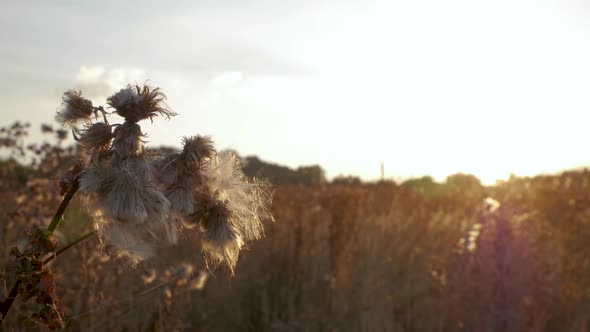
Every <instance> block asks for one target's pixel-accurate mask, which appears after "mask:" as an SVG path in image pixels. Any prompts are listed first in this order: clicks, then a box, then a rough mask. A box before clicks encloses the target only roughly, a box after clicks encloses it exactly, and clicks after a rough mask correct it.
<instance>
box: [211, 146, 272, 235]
mask: <svg viewBox="0 0 590 332" xmlns="http://www.w3.org/2000/svg"><path fill="white" fill-rule="evenodd" d="M205 177H206V179H207V180H206V182H207V187H208V190H209V191H210V192H211V193H214V194H215V197H216V199H218V200H221V201H223V202H226V204H227V208H228V209H229V210H230V212H231V214H232V217H233V220H234V224H235V226H236V227H237V228H238V229H239V231H240V234H242V236H243V237H244V239H246V240H254V239H258V238H260V237H261V236H262V234H263V228H262V220H264V219H268V220H272V216H271V214H270V212H269V211H268V207H269V206H270V201H271V195H270V193H269V191H268V186H267V185H266V184H265V183H263V182H260V181H257V180H248V179H247V178H246V176H245V175H244V173H243V172H242V165H241V163H240V161H239V160H238V159H237V157H236V156H235V155H234V154H233V153H231V152H222V153H220V154H219V155H217V156H215V157H214V158H212V159H211V161H210V164H209V165H208V166H207V168H206V169H205Z"/></svg>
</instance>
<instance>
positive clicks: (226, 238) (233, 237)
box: [201, 200, 244, 272]
mask: <svg viewBox="0 0 590 332" xmlns="http://www.w3.org/2000/svg"><path fill="white" fill-rule="evenodd" d="M201 224H202V228H203V232H204V233H203V239H202V244H203V251H204V252H205V257H206V258H207V259H208V260H209V261H210V262H212V263H214V264H217V263H225V264H226V265H227V266H228V267H229V268H230V270H231V271H232V272H233V270H234V268H235V266H236V263H237V261H238V256H239V254H240V250H241V249H242V246H243V245H244V240H243V238H242V235H241V234H240V231H239V229H238V228H237V227H236V225H235V222H234V220H233V218H232V213H231V211H230V210H229V209H228V207H227V205H226V204H224V203H223V202H221V201H219V200H215V201H209V204H208V206H207V210H206V213H205V214H204V215H203V216H202V220H201Z"/></svg>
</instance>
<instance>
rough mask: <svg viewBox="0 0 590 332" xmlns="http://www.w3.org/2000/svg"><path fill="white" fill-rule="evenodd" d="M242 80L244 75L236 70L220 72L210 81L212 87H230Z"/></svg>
mask: <svg viewBox="0 0 590 332" xmlns="http://www.w3.org/2000/svg"><path fill="white" fill-rule="evenodd" d="M243 79H244V75H243V74H242V72H241V71H238V70H228V71H224V72H221V73H220V74H218V75H217V76H215V77H214V78H213V79H212V80H211V84H212V85H213V86H218V87H231V86H235V85H237V84H238V83H240V82H241V81H242V80H243Z"/></svg>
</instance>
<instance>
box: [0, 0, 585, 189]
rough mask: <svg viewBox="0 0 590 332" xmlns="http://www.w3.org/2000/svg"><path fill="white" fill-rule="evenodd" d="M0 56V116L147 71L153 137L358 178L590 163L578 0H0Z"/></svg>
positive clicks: (49, 108) (35, 116) (39, 117)
mask: <svg viewBox="0 0 590 332" xmlns="http://www.w3.org/2000/svg"><path fill="white" fill-rule="evenodd" d="M82 3H83V4H82ZM0 60H1V61H0V102H1V103H2V107H3V108H2V111H1V112H2V115H3V117H2V118H3V120H2V122H3V123H4V124H8V123H9V122H11V121H13V120H17V119H19V120H29V121H31V122H32V123H33V124H35V125H36V124H38V123H40V122H42V121H44V122H48V121H52V120H53V115H54V113H55V111H56V110H57V108H58V107H59V105H60V102H61V94H62V93H63V91H65V90H66V89H69V88H77V89H81V90H82V91H83V93H85V94H86V95H87V96H89V97H92V99H93V100H95V101H96V102H97V103H103V104H104V98H105V97H107V96H108V95H110V94H111V93H113V92H115V91H118V90H119V89H120V88H122V87H123V86H125V85H126V84H127V83H129V82H135V81H137V82H143V81H145V80H146V79H149V80H150V82H151V84H153V85H156V86H160V87H162V88H163V89H164V91H165V92H166V93H167V95H168V98H169V105H170V106H171V107H172V108H173V109H174V110H175V111H176V112H178V113H180V116H178V117H176V118H173V119H172V120H170V121H168V122H167V121H160V120H158V121H155V122H154V124H153V125H150V124H149V122H148V123H146V126H145V130H146V131H147V132H148V134H149V135H150V136H149V139H150V140H151V142H152V144H156V145H160V144H166V145H178V144H179V142H180V139H181V138H182V136H185V135H193V134H196V133H199V134H208V135H212V136H213V138H214V140H215V142H216V143H217V145H218V146H219V147H221V148H226V147H230V148H234V149H236V150H238V151H239V152H240V153H241V154H243V155H249V154H257V155H259V156H260V157H261V158H262V159H265V160H269V161H274V162H278V163H282V164H286V165H289V166H298V165H304V164H315V163H319V164H321V165H322V166H323V167H324V168H325V169H326V171H327V174H328V176H336V175H339V174H355V175H361V176H362V177H364V178H366V179H374V178H377V177H378V176H379V169H380V163H381V161H384V163H385V172H386V176H388V177H407V176H418V175H424V174H431V175H433V176H435V177H436V178H439V179H440V178H444V177H445V176H446V175H448V174H451V173H455V172H459V171H461V172H467V173H473V174H475V175H477V176H479V177H481V178H482V179H483V180H484V181H486V182H491V181H493V180H494V179H496V178H505V177H507V176H508V175H509V174H510V173H515V174H517V175H529V174H536V173H540V172H554V171H558V170H560V169H563V168H574V167H580V166H584V165H590V148H589V147H588V146H589V143H590V130H588V128H590V116H589V114H590V96H589V93H588V92H590V11H589V6H588V4H587V2H585V1H581V0H579V1H573V0H571V1H570V0H544V1H543V0H541V1H539V0H536V1H533V0H494V1H475V0H465V1H459V0H447V1H439V0H412V1H409V0H406V1H395V0H389V1H361V0H358V1H343V0H340V1H318V0H315V1H311V0H302V1H281V0H268V1H262V0H254V1H252V0H250V1H238V0H233V1H221V0H209V1H177V2H174V4H173V5H172V4H169V2H164V1H158V2H155V1H145V0H143V1H104V0H102V1H92V2H91V1H85V2H82V1H61V2H59V1H51V2H49V1H12V4H11V3H10V1H2V2H0Z"/></svg>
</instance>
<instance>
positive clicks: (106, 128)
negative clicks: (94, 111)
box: [74, 122, 113, 153]
mask: <svg viewBox="0 0 590 332" xmlns="http://www.w3.org/2000/svg"><path fill="white" fill-rule="evenodd" d="M74 139H75V140H76V141H77V142H78V143H80V145H82V147H84V149H86V150H87V151H88V152H90V153H92V152H102V151H106V150H108V148H109V146H110V145H111V140H112V139H113V131H112V129H111V126H110V125H108V124H106V123H104V122H96V123H93V124H91V125H89V126H86V128H85V129H84V130H83V131H82V134H81V135H80V137H76V136H74Z"/></svg>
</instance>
